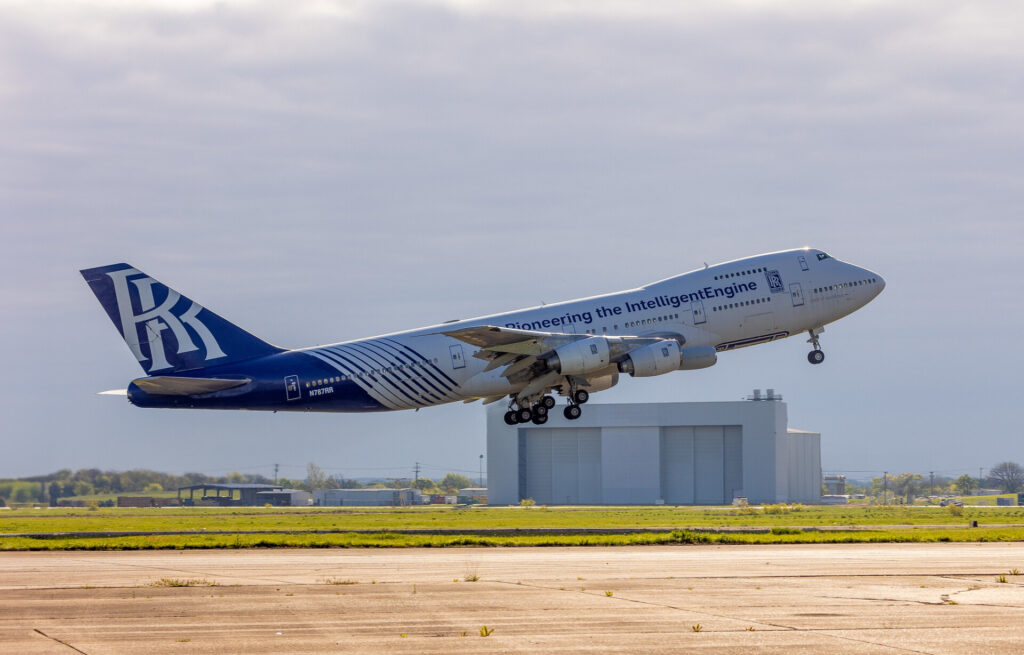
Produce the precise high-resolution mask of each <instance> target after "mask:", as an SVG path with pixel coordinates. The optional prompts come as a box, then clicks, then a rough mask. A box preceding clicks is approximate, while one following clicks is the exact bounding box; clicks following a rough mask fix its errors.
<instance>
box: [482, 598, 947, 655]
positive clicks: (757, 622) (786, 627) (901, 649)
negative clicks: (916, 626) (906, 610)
mask: <svg viewBox="0 0 1024 655" xmlns="http://www.w3.org/2000/svg"><path fill="white" fill-rule="evenodd" d="M495 582H499V583H501V584H506V585H510V586H513V587H532V588H534V589H545V590H547V591H555V590H556V589H557V590H558V591H565V592H567V593H573V594H581V595H584V596H590V597H593V598H598V597H599V596H598V595H597V594H595V593H588V592H586V591H582V590H580V591H577V590H575V589H566V588H562V587H547V586H545V585H539V584H531V583H524V582H509V581H507V580H495ZM612 599H613V600H617V601H621V602H627V603H636V604H638V605H647V606H650V607H661V608H664V609H671V610H678V611H680V612H692V613H693V614H698V615H704V616H712V617H714V618H716V619H725V620H727V621H737V622H741V623H752V624H755V625H762V626H769V627H772V628H778V629H781V630H788V631H791V632H805V633H809V634H821V635H824V636H826V637H831V638H833V639H839V640H841V641H852V642H854V643H858V644H867V645H869V646H878V647H880V648H889V649H891V650H894V651H898V652H901V653H915V654H916V655H935V654H934V653H931V652H929V651H924V650H915V649H913V648H905V647H903V646H893V645H891V644H884V643H879V642H877V641H871V640H869V639H857V638H855V637H847V636H844V635H837V634H831V632H832V631H833V630H835V628H815V629H809V628H798V627H796V626H792V625H785V624H783V623H773V622H771V621H762V620H758V619H748V618H738V617H735V616H730V615H728V614H719V613H716V612H709V611H707V610H697V609H693V608H691V607H684V606H680V605H671V604H669V603H657V602H654V601H650V600H640V599H638V598H627V597H625V596H612ZM721 632H726V631H721ZM728 632H732V631H731V630H729V631H728Z"/></svg>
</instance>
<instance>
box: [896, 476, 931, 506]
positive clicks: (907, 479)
mask: <svg viewBox="0 0 1024 655" xmlns="http://www.w3.org/2000/svg"><path fill="white" fill-rule="evenodd" d="M923 481H924V476H922V475H921V474H920V473H900V474H899V475H896V476H893V478H892V479H891V480H890V481H889V488H890V489H892V490H893V493H895V494H896V495H898V496H903V497H904V498H905V499H906V502H908V503H909V502H910V501H911V497H912V496H915V495H917V494H918V493H919V492H920V491H921V483H922V482H923Z"/></svg>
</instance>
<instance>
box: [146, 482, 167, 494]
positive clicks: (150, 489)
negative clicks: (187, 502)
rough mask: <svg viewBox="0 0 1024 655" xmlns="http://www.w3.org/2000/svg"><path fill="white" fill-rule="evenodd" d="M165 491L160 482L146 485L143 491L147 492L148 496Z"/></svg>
mask: <svg viewBox="0 0 1024 655" xmlns="http://www.w3.org/2000/svg"><path fill="white" fill-rule="evenodd" d="M163 490H164V488H163V485H161V484H160V483H159V482H150V483H149V484H147V485H146V488H145V489H143V491H145V492H146V493H147V494H157V493H160V492H161V491H163Z"/></svg>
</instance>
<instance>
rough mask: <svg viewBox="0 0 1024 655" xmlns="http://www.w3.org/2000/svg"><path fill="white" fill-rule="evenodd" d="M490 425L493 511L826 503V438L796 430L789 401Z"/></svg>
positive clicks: (649, 406) (628, 409) (598, 408)
mask: <svg viewBox="0 0 1024 655" xmlns="http://www.w3.org/2000/svg"><path fill="white" fill-rule="evenodd" d="M503 414H504V408H503V407H500V406H496V407H494V408H492V409H491V410H490V411H489V412H488V416H487V453H488V457H487V462H488V464H487V480H488V494H489V502H490V504H492V505H508V504H515V503H518V502H519V501H520V500H523V499H527V498H532V499H533V500H534V501H535V502H537V503H538V504H545V505H576V504H585V505H600V504H605V505H654V504H670V505H720V504H728V503H731V502H733V499H736V498H746V499H748V501H749V502H750V503H781V502H803V503H817V502H820V498H821V436H820V435H819V434H818V433H816V432H804V431H800V430H789V429H788V428H787V426H786V423H787V416H786V405H785V403H783V402H782V400H781V397H780V396H776V395H774V394H772V393H769V395H768V396H766V397H765V396H761V394H760V393H755V394H754V396H752V397H751V398H750V400H747V401H736V402H709V403H639V404H614V405H613V404H608V405H600V404H595V405H587V407H586V411H585V412H584V413H583V417H582V418H580V419H579V420H576V421H571V422H570V421H567V420H564V419H562V417H561V416H560V415H558V414H559V413H558V412H552V415H551V419H550V420H549V421H548V422H547V423H546V424H544V425H533V424H526V425H513V426H509V425H506V423H505V421H504V419H503Z"/></svg>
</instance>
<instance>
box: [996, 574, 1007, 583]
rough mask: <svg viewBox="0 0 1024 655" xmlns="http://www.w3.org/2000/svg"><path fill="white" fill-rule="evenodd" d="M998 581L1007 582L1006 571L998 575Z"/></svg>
mask: <svg viewBox="0 0 1024 655" xmlns="http://www.w3.org/2000/svg"><path fill="white" fill-rule="evenodd" d="M996 582H1006V574H1005V573H1000V574H999V575H998V576H997V577H996Z"/></svg>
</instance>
